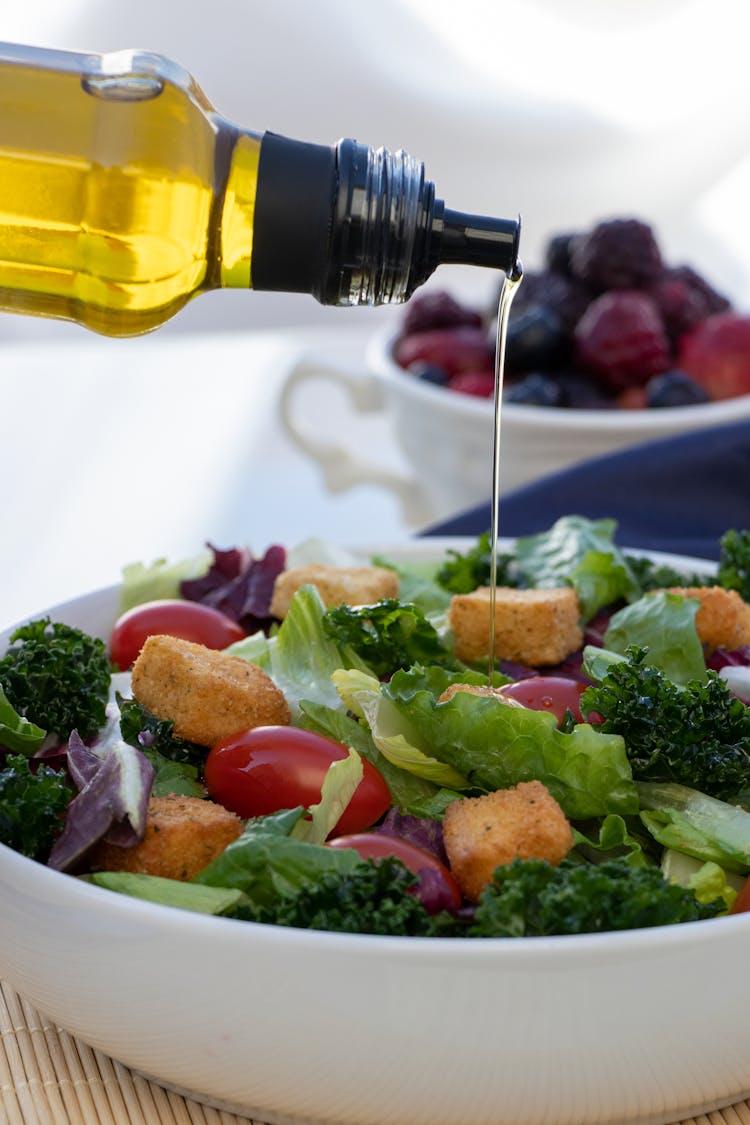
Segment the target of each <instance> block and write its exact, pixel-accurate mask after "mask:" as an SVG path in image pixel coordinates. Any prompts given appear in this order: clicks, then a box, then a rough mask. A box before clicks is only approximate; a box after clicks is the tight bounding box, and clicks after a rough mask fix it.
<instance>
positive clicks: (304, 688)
mask: <svg viewBox="0 0 750 1125" xmlns="http://www.w3.org/2000/svg"><path fill="white" fill-rule="evenodd" d="M325 613H326V607H325V604H324V602H323V599H322V598H321V596H320V594H319V593H318V591H317V589H316V588H315V587H314V586H302V587H301V588H300V589H299V590H298V591H297V593H296V594H295V595H294V597H293V598H292V601H291V604H290V606H289V612H288V613H287V615H286V617H285V618H284V620H283V622H282V623H281V625H280V626H279V629H278V631H277V632H276V633H275V634H274V635H273V636H271V637H267V636H265V634H264V633H253V635H252V636H250V637H246V638H245V639H244V640H242V641H237V643H236V644H233V645H230V646H229V648H228V649H226V651H227V652H228V653H230V654H231V655H232V656H241V657H243V658H244V659H245V660H250V661H252V662H253V663H254V664H257V665H259V666H260V667H261V668H263V669H264V671H266V672H267V673H268V675H269V676H270V677H271V679H272V680H273V681H274V683H275V684H276V686H277V687H278V688H279V690H280V691H282V692H283V693H284V695H285V696H286V700H287V703H288V704H289V707H290V710H291V712H292V721H293V722H296V721H297V719H298V718H299V716H300V714H301V703H302V700H310V701H311V702H314V703H322V704H325V706H327V707H332V708H334V709H341V708H343V706H344V705H343V703H342V702H341V700H340V698H339V695H338V692H337V691H336V688H335V687H334V685H333V682H332V680H331V677H332V675H333V673H334V672H335V671H336V669H337V668H359V669H361V670H362V671H364V672H368V673H369V672H370V671H371V669H370V668H369V667H368V665H367V664H365V662H364V661H363V660H362V659H361V657H359V656H358V655H357V653H356V652H354V650H353V649H352V648H350V647H349V646H348V645H340V644H338V643H337V642H336V641H334V640H332V639H331V638H330V637H329V636H327V634H326V632H325V629H324V627H323V617H324V615H325Z"/></svg>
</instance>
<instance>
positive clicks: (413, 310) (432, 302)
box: [403, 290, 482, 335]
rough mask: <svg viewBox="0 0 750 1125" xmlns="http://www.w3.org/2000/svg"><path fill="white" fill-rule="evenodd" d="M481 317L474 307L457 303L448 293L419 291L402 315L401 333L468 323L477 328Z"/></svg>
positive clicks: (456, 326) (455, 326) (452, 326)
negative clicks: (470, 307)
mask: <svg viewBox="0 0 750 1125" xmlns="http://www.w3.org/2000/svg"><path fill="white" fill-rule="evenodd" d="M481 323H482V317H481V315H480V313H479V312H477V311H476V309H469V308H466V307H465V306H464V305H461V304H459V302H458V301H457V300H455V298H454V297H452V296H451V295H450V293H444V292H443V291H442V290H436V291H434V292H432V293H419V294H417V295H416V296H414V297H412V299H411V300H410V301H409V303H408V304H407V306H406V308H405V310H404V317H403V333H404V335H407V334H409V333H411V332H427V331H428V330H429V329H431V328H458V327H459V326H460V325H470V326H472V327H476V328H478V327H479V326H480V325H481Z"/></svg>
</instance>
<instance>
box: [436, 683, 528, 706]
mask: <svg viewBox="0 0 750 1125" xmlns="http://www.w3.org/2000/svg"><path fill="white" fill-rule="evenodd" d="M461 692H463V694H464V695H483V696H489V697H490V698H491V699H497V700H498V702H499V703H505V704H506V706H507V707H523V703H519V702H518V700H517V699H511V697H510V696H509V695H505V694H504V693H503V691H502V689H501V688H495V687H490V686H489V685H488V684H451V685H450V686H449V687H447V688H446V689H445V691H444V692H443V693H442V695H441V696H440V697H439V699H438V703H447V702H448V700H449V699H453V696H454V695H459V694H460V693H461Z"/></svg>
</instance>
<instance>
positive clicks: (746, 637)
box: [667, 586, 750, 654]
mask: <svg viewBox="0 0 750 1125" xmlns="http://www.w3.org/2000/svg"><path fill="white" fill-rule="evenodd" d="M667 592H668V593H670V594H679V595H680V596H681V597H683V598H697V599H698V601H699V602H700V607H699V609H698V612H697V614H696V615H695V628H696V630H697V632H698V636H699V637H700V639H701V642H702V643H703V644H704V645H705V646H706V651H707V652H708V653H709V654H710V653H712V652H713V651H714V649H717V648H725V649H728V650H729V651H731V650H732V649H735V648H739V647H740V646H741V645H748V644H750V605H748V604H747V602H745V601H743V600H742V598H741V597H740V595H739V594H738V593H737V591H736V590H724V589H722V587H721V586H672V587H670V588H669V590H668V591H667Z"/></svg>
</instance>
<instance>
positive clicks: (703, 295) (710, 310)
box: [649, 266, 730, 341]
mask: <svg viewBox="0 0 750 1125" xmlns="http://www.w3.org/2000/svg"><path fill="white" fill-rule="evenodd" d="M649 293H650V295H651V296H652V297H653V298H654V300H655V301H656V303H657V305H658V306H659V308H660V310H661V314H662V317H663V318H664V323H665V325H666V327H667V331H668V332H669V335H670V337H671V339H672V340H674V341H676V340H678V339H679V337H680V336H682V335H683V334H684V333H685V332H688V331H689V330H690V329H691V328H693V327H695V325H696V324H699V323H700V321H702V320H706V318H707V317H709V316H713V314H714V313H718V312H726V311H727V310H728V309H729V308H730V303H729V301H728V300H727V298H726V297H723V296H722V295H721V294H720V293H717V292H716V290H715V289H713V288H712V286H710V285H709V283H708V282H707V281H705V280H704V279H703V278H702V277H701V276H700V274H698V273H696V272H695V270H693V269H691V268H690V266H678V267H676V268H674V269H666V270H664V272H663V273H662V275H661V277H659V278H658V279H657V280H656V282H655V283H654V285H653V286H652V287H651V288H650V289H649Z"/></svg>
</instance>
